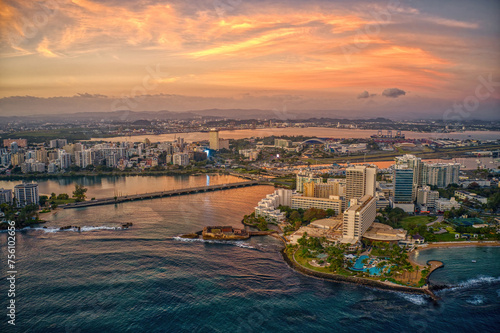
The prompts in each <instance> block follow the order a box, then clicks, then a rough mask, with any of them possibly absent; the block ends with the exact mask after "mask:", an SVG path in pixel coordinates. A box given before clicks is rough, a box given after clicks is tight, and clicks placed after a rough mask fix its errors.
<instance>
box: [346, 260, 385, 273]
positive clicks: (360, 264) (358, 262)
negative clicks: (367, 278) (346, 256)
mask: <svg viewBox="0 0 500 333" xmlns="http://www.w3.org/2000/svg"><path fill="white" fill-rule="evenodd" d="M367 258H370V257H368V256H361V257H359V258H358V259H357V260H356V262H355V263H354V266H353V267H352V268H351V270H353V271H361V272H368V273H369V274H370V275H380V274H382V270H383V269H384V268H383V267H382V268H378V267H371V268H365V267H364V266H365V265H364V264H363V260H365V259H367ZM373 262H374V259H369V261H368V264H372V263H373ZM384 267H385V266H384Z"/></svg>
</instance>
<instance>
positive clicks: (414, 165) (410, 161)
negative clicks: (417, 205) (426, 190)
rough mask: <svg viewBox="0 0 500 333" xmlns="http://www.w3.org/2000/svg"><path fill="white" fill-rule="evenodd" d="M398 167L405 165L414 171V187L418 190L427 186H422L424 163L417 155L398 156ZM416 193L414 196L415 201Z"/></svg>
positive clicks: (396, 160)
mask: <svg viewBox="0 0 500 333" xmlns="http://www.w3.org/2000/svg"><path fill="white" fill-rule="evenodd" d="M395 162H396V166H400V165H404V166H406V167H407V168H409V169H412V170H413V187H414V188H415V189H416V188H417V187H418V186H421V185H425V184H422V172H423V163H422V159H421V158H420V157H416V156H415V155H410V154H406V155H403V156H398V157H396V159H395ZM415 196H416V193H414V194H413V199H414V200H415Z"/></svg>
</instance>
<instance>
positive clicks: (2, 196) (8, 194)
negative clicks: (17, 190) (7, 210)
mask: <svg viewBox="0 0 500 333" xmlns="http://www.w3.org/2000/svg"><path fill="white" fill-rule="evenodd" d="M12 202H13V199H12V190H8V189H3V188H0V205H1V204H4V203H6V204H8V205H12Z"/></svg>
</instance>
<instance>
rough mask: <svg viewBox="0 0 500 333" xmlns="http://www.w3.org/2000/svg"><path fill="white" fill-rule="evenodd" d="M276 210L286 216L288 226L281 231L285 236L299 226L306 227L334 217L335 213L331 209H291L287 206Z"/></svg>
mask: <svg viewBox="0 0 500 333" xmlns="http://www.w3.org/2000/svg"><path fill="white" fill-rule="evenodd" d="M278 209H279V210H281V211H282V212H284V213H285V214H286V222H287V223H288V224H289V225H287V226H286V227H284V229H283V232H284V233H285V234H289V233H292V232H294V231H295V230H298V229H299V228H300V227H301V226H305V225H308V224H310V223H311V222H313V221H316V220H320V219H324V218H328V217H333V216H335V211H334V210H333V209H327V210H324V209H320V208H308V209H302V208H298V209H292V208H290V207H288V206H279V207H278Z"/></svg>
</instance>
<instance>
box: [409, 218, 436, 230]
mask: <svg viewBox="0 0 500 333" xmlns="http://www.w3.org/2000/svg"><path fill="white" fill-rule="evenodd" d="M434 220H436V217H433V216H408V217H405V218H404V219H403V220H402V221H401V224H402V226H403V228H405V229H407V228H408V226H409V225H410V224H415V225H417V226H418V225H423V224H427V223H429V222H432V221H434Z"/></svg>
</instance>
